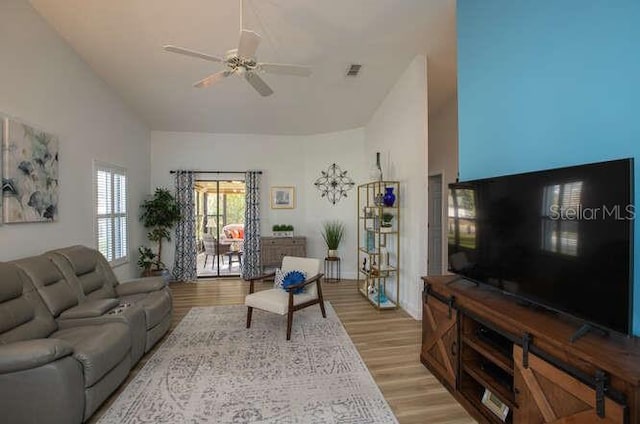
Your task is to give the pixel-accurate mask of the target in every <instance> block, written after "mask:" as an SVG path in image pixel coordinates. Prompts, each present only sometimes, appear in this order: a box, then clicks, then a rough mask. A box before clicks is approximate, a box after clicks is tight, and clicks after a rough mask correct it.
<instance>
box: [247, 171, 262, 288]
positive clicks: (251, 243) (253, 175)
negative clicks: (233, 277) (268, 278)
mask: <svg viewBox="0 0 640 424" xmlns="http://www.w3.org/2000/svg"><path fill="white" fill-rule="evenodd" d="M244 178H245V179H244V182H245V184H246V197H245V210H244V252H243V253H242V256H243V266H242V278H250V277H255V276H257V275H260V273H261V269H260V172H258V171H247V173H246V174H245V177H244Z"/></svg>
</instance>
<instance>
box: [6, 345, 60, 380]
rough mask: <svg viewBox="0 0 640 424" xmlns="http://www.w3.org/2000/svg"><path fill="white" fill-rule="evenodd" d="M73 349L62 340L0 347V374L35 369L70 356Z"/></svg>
mask: <svg viewBox="0 0 640 424" xmlns="http://www.w3.org/2000/svg"><path fill="white" fill-rule="evenodd" d="M72 352H73V347H72V346H71V345H70V344H69V343H67V342H65V341H62V340H57V339H34V340H25V341H22V342H15V343H8V344H4V345H0V374H6V373H9V372H16V371H22V370H28V369H32V368H37V367H39V366H42V365H46V364H48V363H51V362H54V361H56V360H58V359H60V358H64V357H65V356H69V355H71V353H72Z"/></svg>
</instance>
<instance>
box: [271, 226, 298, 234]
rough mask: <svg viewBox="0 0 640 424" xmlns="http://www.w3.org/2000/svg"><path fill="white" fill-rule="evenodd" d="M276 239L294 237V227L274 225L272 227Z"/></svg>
mask: <svg viewBox="0 0 640 424" xmlns="http://www.w3.org/2000/svg"><path fill="white" fill-rule="evenodd" d="M271 230H272V231H273V236H274V237H293V225H278V224H276V225H274V226H273V227H271Z"/></svg>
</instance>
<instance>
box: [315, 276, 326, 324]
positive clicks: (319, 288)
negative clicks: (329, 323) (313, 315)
mask: <svg viewBox="0 0 640 424" xmlns="http://www.w3.org/2000/svg"><path fill="white" fill-rule="evenodd" d="M316 286H317V288H318V299H320V310H321V311H322V318H326V317H327V311H325V310H324V298H323V297H322V287H321V286H320V280H318V282H317V283H316Z"/></svg>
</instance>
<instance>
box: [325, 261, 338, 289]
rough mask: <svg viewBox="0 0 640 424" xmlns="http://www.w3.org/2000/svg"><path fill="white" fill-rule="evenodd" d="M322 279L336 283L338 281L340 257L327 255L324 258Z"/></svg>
mask: <svg viewBox="0 0 640 424" xmlns="http://www.w3.org/2000/svg"><path fill="white" fill-rule="evenodd" d="M324 281H325V282H334V283H337V282H338V281H340V258H339V257H337V256H327V257H326V258H324Z"/></svg>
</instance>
